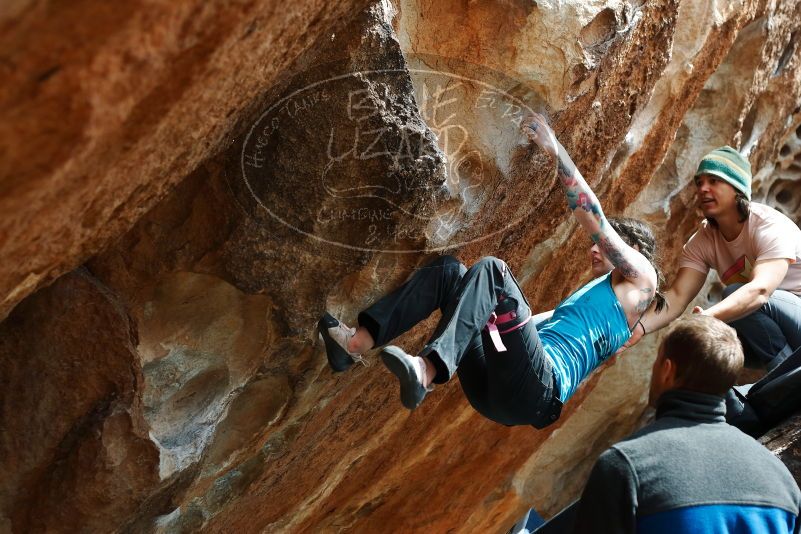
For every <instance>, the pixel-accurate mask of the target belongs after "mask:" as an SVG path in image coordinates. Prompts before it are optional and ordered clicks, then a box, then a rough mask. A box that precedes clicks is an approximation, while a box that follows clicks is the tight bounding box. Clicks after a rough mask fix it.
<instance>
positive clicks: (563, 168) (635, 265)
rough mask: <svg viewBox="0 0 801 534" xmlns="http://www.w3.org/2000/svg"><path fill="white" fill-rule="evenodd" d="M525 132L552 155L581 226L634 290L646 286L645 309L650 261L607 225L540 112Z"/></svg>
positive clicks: (652, 279)
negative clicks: (633, 285)
mask: <svg viewBox="0 0 801 534" xmlns="http://www.w3.org/2000/svg"><path fill="white" fill-rule="evenodd" d="M525 131H526V134H527V135H528V137H529V139H531V140H532V141H534V142H535V143H537V144H538V145H539V146H540V147H541V148H542V149H543V150H545V151H546V152H548V153H549V154H551V155H553V156H554V157H555V158H556V170H557V176H558V178H559V182H560V184H561V185H562V189H563V190H564V192H565V196H566V197H567V205H568V207H569V208H570V210H571V211H572V212H573V215H575V216H576V219H577V220H578V222H579V224H581V226H582V228H584V230H585V231H586V232H587V233H588V234H589V235H590V238H591V239H592V240H593V242H595V243H597V244H598V247H599V248H600V249H601V251H602V252H603V254H604V255H605V256H606V257H607V258H609V261H610V262H612V265H614V266H615V267H616V268H617V269H618V270H619V271H620V273H621V274H622V275H623V276H624V277H625V278H626V279H627V280H629V281H631V282H632V283H634V284H635V286H637V288H638V289H641V290H645V289H648V291H649V294H648V295H647V296H646V295H643V297H644V298H643V299H642V301H643V304H641V306H642V307H643V310H642V311H645V308H647V306H648V303H650V301H651V297H653V288H654V287H655V286H656V274H655V272H654V269H653V267H652V266H651V264H650V262H649V261H648V260H647V259H646V258H645V257H644V256H643V255H642V254H640V253H639V252H637V251H636V250H634V249H633V248H631V247H630V246H628V245H627V244H626V243H625V242H624V241H623V239H622V238H621V237H620V236H619V235H617V232H615V230H614V228H612V227H611V225H609V223H608V222H607V220H606V216H605V215H604V213H603V210H602V209H601V204H600V202H599V201H598V198H597V197H596V196H595V193H593V192H592V189H590V187H589V185H587V182H586V181H585V180H584V177H583V176H582V175H581V173H580V172H579V171H578V169H577V168H576V165H575V164H574V163H573V160H572V159H570V156H569V155H568V154H567V151H566V150H565V148H564V147H563V146H562V145H561V143H559V141H558V140H557V139H556V136H555V135H554V133H553V130H551V128H550V126H548V124H547V123H546V122H545V119H544V118H543V117H541V116H540V115H534V117H533V118H532V120H531V122H530V123H529V124H528V126H527V127H526V129H525ZM638 306H640V304H638Z"/></svg>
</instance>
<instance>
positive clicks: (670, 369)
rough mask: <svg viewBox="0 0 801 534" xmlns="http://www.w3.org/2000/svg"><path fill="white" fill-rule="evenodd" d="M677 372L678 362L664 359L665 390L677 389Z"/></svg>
mask: <svg viewBox="0 0 801 534" xmlns="http://www.w3.org/2000/svg"><path fill="white" fill-rule="evenodd" d="M676 371H677V369H676V362H674V361H673V360H671V359H670V358H662V381H663V384H664V386H665V390H668V389H673V388H675V387H676V385H677V380H676Z"/></svg>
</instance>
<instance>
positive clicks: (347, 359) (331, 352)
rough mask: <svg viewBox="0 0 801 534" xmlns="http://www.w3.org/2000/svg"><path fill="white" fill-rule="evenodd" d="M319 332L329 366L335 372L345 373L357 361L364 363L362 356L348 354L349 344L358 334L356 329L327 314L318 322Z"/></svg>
mask: <svg viewBox="0 0 801 534" xmlns="http://www.w3.org/2000/svg"><path fill="white" fill-rule="evenodd" d="M317 331H318V332H319V335H320V339H321V340H322V342H323V344H324V345H325V354H326V356H328V365H330V366H331V369H333V370H334V372H336V373H338V372H340V371H345V370H346V369H347V368H348V367H350V366H351V365H353V363H354V362H357V361H358V362H362V363H364V359H363V358H362V355H361V354H356V353H353V352H348V342H350V339H351V338H352V337H353V335H354V334H355V333H356V329H355V328H348V327H347V325H345V324H344V323H342V322H340V321H338V320H337V319H336V318H335V317H334V316H333V315H331V314H330V313H328V312H326V313H325V315H323V317H322V318H321V319H320V320H319V321H318V322H317Z"/></svg>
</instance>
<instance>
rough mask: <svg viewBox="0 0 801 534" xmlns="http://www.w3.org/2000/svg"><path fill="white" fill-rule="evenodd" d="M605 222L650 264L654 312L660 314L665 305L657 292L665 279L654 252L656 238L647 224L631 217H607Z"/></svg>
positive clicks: (662, 295) (662, 296)
mask: <svg viewBox="0 0 801 534" xmlns="http://www.w3.org/2000/svg"><path fill="white" fill-rule="evenodd" d="M607 221H608V222H609V224H610V225H611V226H612V228H614V229H615V232H617V235H619V236H620V237H621V238H622V239H623V241H625V242H626V244H627V245H628V246H630V247H634V246H636V247H637V248H638V249H639V251H640V254H642V255H643V256H645V258H646V259H647V260H648V261H649V262H651V265H653V267H654V270H655V271H656V291H655V294H654V300H655V301H656V311H657V312H660V311H662V309H663V308H664V307H665V306H666V305H667V301H666V300H665V295H664V294H663V293H662V292H661V291H660V290H659V288H661V287H662V285H663V284H664V283H665V277H664V275H663V274H662V270H661V269H660V268H659V264H658V261H659V258H658V256H657V252H656V238H655V237H654V233H653V231H652V230H651V227H650V226H648V223H646V222H644V221H641V220H639V219H632V218H631V217H609V218H607Z"/></svg>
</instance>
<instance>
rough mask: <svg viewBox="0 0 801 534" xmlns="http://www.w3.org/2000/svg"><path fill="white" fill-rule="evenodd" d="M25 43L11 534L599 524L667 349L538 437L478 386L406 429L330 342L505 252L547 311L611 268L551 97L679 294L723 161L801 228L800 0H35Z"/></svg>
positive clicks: (653, 340) (10, 423) (15, 48)
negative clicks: (326, 352)
mask: <svg viewBox="0 0 801 534" xmlns="http://www.w3.org/2000/svg"><path fill="white" fill-rule="evenodd" d="M0 27H2V29H3V30H4V31H2V32H0V36H1V37H0V42H1V43H2V44H3V45H5V46H3V47H2V48H1V49H2V50H3V52H2V54H3V61H0V71H2V72H3V74H4V79H5V80H8V82H7V83H5V84H2V87H0V118H1V119H2V120H0V147H2V148H0V151H2V152H1V154H2V157H0V161H2V163H0V188H1V190H2V195H0V207H1V208H2V210H1V211H2V213H3V218H2V220H0V251H2V258H3V260H4V261H3V262H2V267H0V302H2V304H0V316H2V317H3V318H4V320H3V321H2V322H1V323H0V385H1V386H2V387H0V417H2V419H1V420H0V466H2V472H3V473H4V475H5V476H4V477H3V480H2V481H0V531H10V532H41V531H48V532H75V531H119V532H194V531H204V532H231V531H241V532H306V531H310V532H338V531H346V530H349V531H353V532H374V531H387V530H389V531H402V532H417V531H420V532H422V531H428V532H443V531H448V530H454V531H459V532H486V531H491V532H502V531H505V530H506V529H508V528H509V526H510V525H511V524H512V523H513V522H514V521H515V520H516V519H517V518H518V517H519V516H520V514H521V513H522V512H523V511H524V510H525V509H527V508H529V507H532V506H533V507H535V508H536V509H537V510H538V511H539V512H540V513H541V514H543V515H545V516H549V515H552V514H554V513H556V512H557V511H558V510H559V509H560V508H561V507H563V506H564V505H565V504H567V503H569V502H570V501H571V500H572V499H574V498H575V497H576V496H577V495H578V493H579V492H580V490H581V487H582V485H583V483H584V480H585V478H586V475H587V474H588V471H589V468H590V466H591V465H592V463H593V462H594V461H595V458H596V457H597V454H598V453H599V452H600V451H601V450H602V449H604V448H605V447H607V446H608V445H609V444H610V443H612V442H614V441H616V440H618V439H619V438H621V437H623V436H625V435H626V434H628V433H629V432H631V431H632V430H633V429H635V428H636V427H637V426H638V425H640V424H641V423H642V421H643V420H644V419H646V418H647V417H648V413H647V410H646V409H645V400H646V397H647V387H648V386H647V385H648V380H649V376H650V367H651V363H652V358H653V355H654V347H655V346H656V344H657V342H658V336H650V337H649V338H646V340H644V341H643V342H641V343H640V344H639V345H638V346H637V347H636V348H635V349H633V350H631V351H628V352H627V353H625V354H623V355H622V356H621V357H618V358H615V359H613V360H611V361H610V362H608V363H607V364H606V365H605V366H604V367H603V368H601V369H600V370H599V371H597V372H596V373H595V374H594V375H593V376H592V377H590V379H589V380H588V381H587V382H586V383H585V384H584V385H583V387H582V388H581V389H580V391H579V392H578V393H577V394H576V395H575V396H574V397H573V398H572V399H571V400H570V402H569V403H568V405H567V406H566V408H565V411H564V412H563V415H562V417H561V419H560V420H559V421H558V422H557V423H556V424H555V425H553V426H552V427H551V428H548V429H546V430H541V431H536V430H534V429H532V428H522V427H516V428H507V427H502V426H499V425H496V424H494V423H491V422H489V421H487V420H484V419H482V418H481V417H480V416H478V415H477V414H476V413H475V412H474V411H473V410H472V409H471V408H470V406H469V405H468V403H467V402H466V400H465V399H464V397H463V395H462V393H461V391H460V388H459V385H458V380H456V379H454V380H453V381H451V383H449V384H447V385H445V386H442V387H439V388H437V390H435V391H434V392H433V393H432V394H430V395H429V396H428V397H427V398H426V400H425V402H424V403H423V405H422V406H421V407H420V408H419V409H418V410H416V411H414V412H413V413H409V412H408V411H406V410H404V409H403V408H402V407H401V406H400V403H399V402H398V391H397V384H396V383H395V382H394V380H393V378H392V377H391V375H389V373H387V372H386V371H385V370H384V369H383V368H382V366H381V365H380V364H379V365H370V366H354V368H352V369H351V370H349V371H347V372H345V373H342V374H337V375H334V374H332V373H331V371H330V370H329V369H328V367H327V364H326V362H325V358H324V356H322V355H321V354H320V352H319V350H318V349H317V348H316V347H315V344H314V340H315V333H314V331H313V327H314V324H315V322H316V319H317V318H318V317H319V315H320V314H321V313H322V311H323V310H326V309H327V310H329V311H331V312H332V313H334V314H335V315H338V316H340V317H342V318H343V319H344V320H345V321H346V322H349V323H352V322H353V320H354V319H355V317H356V314H357V313H358V311H359V310H361V309H362V308H364V307H365V306H367V305H369V304H370V303H371V302H373V301H374V300H375V299H377V298H378V297H380V295H382V294H383V293H385V292H387V291H390V290H392V289H393V288H394V287H397V285H399V284H400V283H401V282H402V281H403V280H404V279H405V278H406V277H407V276H408V275H409V274H410V273H411V272H412V271H413V270H414V269H415V268H417V267H419V266H420V265H422V264H423V263H424V262H426V261H428V260H429V259H430V258H432V257H434V256H436V255H438V254H443V253H449V254H453V255H456V256H457V257H459V259H460V260H462V261H463V262H465V263H468V264H469V263H471V262H473V261H475V260H476V259H478V258H480V257H481V256H484V255H494V256H499V257H501V258H503V259H504V260H506V261H507V262H508V263H509V265H510V266H511V268H512V270H513V271H514V272H515V274H516V276H517V278H518V280H520V282H521V284H522V286H523V289H524V291H525V292H526V294H527V296H528V298H529V301H530V302H531V304H532V306H533V307H534V308H536V309H537V310H544V309H548V308H551V307H553V306H554V305H555V304H557V303H558V301H559V300H560V299H561V298H563V297H564V296H566V295H567V294H568V293H569V292H570V291H571V289H573V288H574V287H575V286H577V285H578V284H579V283H581V282H583V281H585V280H586V279H587V278H588V276H589V268H588V267H589V266H588V263H587V258H586V248H587V247H586V244H587V238H586V236H585V235H584V234H583V233H582V231H581V230H580V229H577V228H576V225H575V224H574V222H573V221H572V220H571V219H570V218H568V217H567V214H566V210H565V203H564V199H563V195H562V193H561V190H560V189H559V187H558V186H557V185H556V183H555V180H554V168H553V163H552V162H551V161H549V160H548V159H547V158H545V157H543V156H542V154H540V153H539V152H538V151H537V150H535V149H532V148H530V147H529V146H528V145H527V144H526V143H525V141H524V139H523V136H522V134H520V132H519V129H518V126H519V123H520V120H521V118H522V117H523V116H524V115H525V113H527V112H529V111H530V110H538V111H543V112H545V113H547V114H548V115H549V116H550V117H551V120H552V123H553V125H554V128H555V130H556V132H557V134H558V136H559V137H560V139H561V141H562V142H563V144H564V145H565V146H566V148H567V149H568V151H569V152H570V153H571V155H572V156H573V158H574V160H575V162H576V163H577V165H578V167H579V168H580V169H581V171H582V173H583V174H584V175H585V176H586V177H587V179H588V181H589V182H590V183H591V184H592V185H593V187H594V188H595V190H596V192H597V193H598V194H599V197H600V198H601V199H602V202H603V204H604V207H605V209H606V210H607V212H608V213H609V214H625V215H629V216H636V217H641V218H645V219H647V220H648V221H650V222H651V223H652V225H653V226H654V228H655V230H656V231H657V234H658V235H659V237H660V242H661V244H662V250H663V252H662V256H663V266H664V267H665V271H666V273H667V275H668V278H669V279H670V276H671V275H672V273H673V271H674V267H673V266H674V265H675V262H674V260H675V258H676V257H677V256H678V254H679V252H680V250H681V245H682V244H683V242H684V241H685V240H686V238H687V237H689V235H690V234H691V233H692V232H693V229H694V228H695V225H696V224H697V222H698V220H699V219H698V215H697V213H696V210H695V208H694V204H693V200H694V199H693V189H692V185H691V177H692V174H693V172H694V170H695V165H696V164H697V161H698V160H699V158H700V157H701V156H702V155H703V154H704V153H705V152H707V151H708V150H710V149H712V148H715V147H717V146H720V145H723V144H730V145H732V146H734V147H736V148H738V149H739V150H741V151H742V152H743V153H745V154H747V155H748V157H749V159H750V161H751V164H752V166H753V169H754V174H755V178H756V179H755V184H754V191H755V193H754V199H755V200H757V201H764V202H766V203H768V204H771V205H773V206H775V207H777V208H778V209H780V210H782V211H783V212H785V213H787V214H788V215H789V216H790V217H791V218H793V219H794V220H796V221H798V220H799V219H801V187H799V184H798V179H799V178H801V110H799V104H800V103H801V51H799V47H801V43H800V42H799V40H801V37H799V36H801V5H799V4H798V3H797V2H794V1H790V0H786V1H785V0H780V1H776V2H762V1H756V0H753V1H749V0H740V1H737V2H731V1H729V0H719V1H709V2H690V1H683V2H680V1H679V0H652V1H636V0H629V1H625V0H597V1H596V0H593V1H578V0H576V1H563V2H550V1H538V2H530V3H517V4H511V5H510V4H506V3H500V2H499V3H478V4H476V3H463V2H450V1H444V2H442V1H440V2H431V1H422V0H420V1H415V0H397V1H396V2H389V1H386V0H385V1H381V2H373V3H370V2H326V3H320V2H317V3H315V2H312V1H304V2H300V3H293V4H291V5H290V4H277V3H274V2H269V1H254V2H242V3H237V4H234V5H231V4H225V5H223V4H222V3H217V2H202V3H201V2H196V3H192V2H190V3H180V5H178V4H174V3H155V4H146V5H142V4H130V5H129V6H128V7H126V8H125V9H114V10H109V9H108V8H107V7H104V6H103V5H102V4H101V3H99V2H94V1H87V2H82V3H79V4H70V5H69V6H67V5H66V4H65V5H62V4H57V5H56V4H53V5H50V4H42V3H33V2H27V1H21V2H13V3H10V4H8V5H6V6H4V7H2V8H0ZM719 291H720V284H719V283H717V282H716V281H714V280H710V282H709V284H708V285H707V289H706V290H705V291H704V292H702V299H701V300H702V301H714V300H715V299H716V298H718V297H717V296H718V295H719ZM436 319H437V317H436V314H434V316H432V317H431V318H430V319H429V320H428V321H426V322H425V323H423V324H421V325H419V326H418V327H416V328H414V329H413V330H411V331H410V332H409V333H407V334H406V335H404V336H403V337H402V338H400V340H399V341H398V342H399V343H400V344H401V345H403V346H405V347H407V348H408V349H409V350H415V349H417V348H419V347H420V346H422V344H423V343H424V341H425V339H426V338H427V336H428V334H429V332H430V331H431V329H432V328H433V326H434V324H435V322H436ZM367 361H368V363H371V364H372V363H375V362H376V361H377V359H376V358H375V356H374V355H372V354H369V355H368V356H367Z"/></svg>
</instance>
